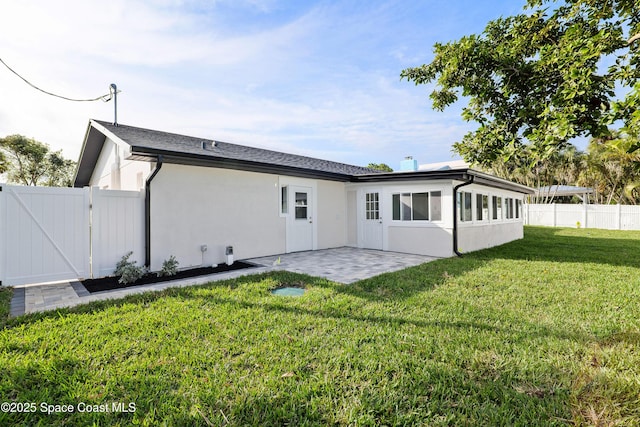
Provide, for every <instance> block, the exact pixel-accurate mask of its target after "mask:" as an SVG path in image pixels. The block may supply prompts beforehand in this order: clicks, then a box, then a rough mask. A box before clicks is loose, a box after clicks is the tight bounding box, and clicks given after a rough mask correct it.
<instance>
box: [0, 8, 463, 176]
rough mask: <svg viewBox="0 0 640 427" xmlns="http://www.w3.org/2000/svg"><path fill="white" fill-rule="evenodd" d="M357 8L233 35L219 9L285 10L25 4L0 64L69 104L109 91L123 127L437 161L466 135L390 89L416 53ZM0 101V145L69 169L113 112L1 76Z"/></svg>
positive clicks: (7, 29)
mask: <svg viewBox="0 0 640 427" xmlns="http://www.w3.org/2000/svg"><path fill="white" fill-rule="evenodd" d="M298 6H299V5H298ZM365 6H366V5H362V4H360V5H358V6H357V7H356V6H352V5H351V4H349V6H345V5H344V4H341V3H335V4H333V3H331V4H328V5H327V4H320V5H318V6H315V7H309V8H308V9H306V10H304V9H301V10H298V11H296V13H290V14H288V15H286V16H285V17H283V18H279V19H275V18H273V19H270V20H267V21H268V22H266V23H261V22H262V21H259V20H258V21H256V22H252V23H251V25H249V24H247V23H246V22H244V21H243V22H242V24H243V26H244V27H246V28H247V29H246V30H242V31H240V30H233V31H232V30H229V28H232V27H234V22H225V21H224V19H223V18H224V17H225V16H223V15H220V14H218V11H219V10H220V11H221V10H222V9H223V8H235V9H238V8H240V10H247V11H250V12H251V13H253V14H254V15H255V14H257V15H259V16H265V17H268V16H271V15H270V14H271V13H272V12H273V11H277V10H280V9H282V8H283V7H285V6H283V3H282V4H281V3H278V2H275V1H271V0H245V1H243V2H240V4H238V3H236V2H231V0H228V1H226V0H225V1H215V2H206V1H202V2H200V1H181V0H153V1H141V0H111V1H109V2H103V1H93V0H91V1H89V0H87V1H72V2H64V7H61V6H60V3H58V2H48V1H35V0H23V1H19V2H18V1H16V2H11V6H10V7H8V8H6V13H5V17H6V19H5V21H6V22H5V23H4V25H3V26H0V39H2V40H3V41H6V43H5V46H6V49H5V50H3V51H2V52H0V57H1V58H2V59H4V60H5V61H6V62H7V63H9V64H10V65H11V66H12V67H14V68H15V69H16V70H17V71H19V72H20V73H21V74H23V75H24V76H25V77H27V78H29V80H31V81H32V82H34V83H36V84H37V85H39V86H41V87H43V88H45V89H47V90H50V91H54V92H56V93H61V94H64V95H66V96H71V97H83V98H84V97H94V96H98V95H102V94H104V93H107V91H108V85H109V83H112V82H115V83H117V84H118V87H119V88H120V89H121V90H122V91H123V92H122V93H121V94H120V97H119V112H118V115H119V121H120V122H121V123H126V124H131V125H135V126H142V127H150V128H155V129H161V130H167V131H171V132H181V133H186V134H191V135H196V136H203V137H211V138H215V139H220V140H226V141H229V142H236V143H242V144H248V145H257V146H263V147H268V148H271V149H276V150H282V151H288V152H294V153H299V154H305V155H312V156H318V157H322V158H330V159H334V160H340V161H349V162H354V163H358V164H363V163H368V162H369V161H376V162H387V163H389V164H391V165H392V166H394V165H393V162H397V161H399V160H400V159H401V158H402V157H403V156H404V155H409V154H413V155H414V156H415V157H416V158H418V159H419V160H420V161H421V162H426V161H427V160H429V161H431V160H434V161H435V160H440V159H446V158H448V157H449V147H450V144H451V142H453V141H455V140H456V139H459V138H460V137H461V136H462V134H463V133H464V132H465V131H466V129H467V126H466V125H464V124H462V125H461V124H460V121H459V119H457V117H455V114H454V115H451V114H442V113H438V114H433V113H431V112H430V110H429V103H428V100H427V97H426V92H425V91H424V88H420V89H416V88H415V87H414V86H413V85H412V84H410V83H407V82H400V81H399V73H400V70H401V69H402V67H403V66H405V65H406V64H404V63H403V61H404V62H405V63H406V61H409V60H412V59H413V58H412V57H411V52H412V50H413V49H415V46H412V45H411V43H410V42H407V41H405V40H401V42H400V41H397V42H394V43H392V44H388V43H387V39H388V38H389V39H393V38H394V34H392V33H391V32H393V31H399V30H401V29H402V28H394V27H391V25H392V24H394V23H393V22H391V21H393V16H389V15H388V14H392V13H394V12H393V11H392V10H391V9H389V8H385V7H377V8H372V9H371V10H369V9H368V7H365ZM242 8H244V9H242ZM235 9H234V10H235ZM3 12H5V11H3ZM356 12H357V13H356ZM233 16H234V17H235V19H240V18H238V16H242V13H239V12H238V11H237V10H236V14H235V15H233ZM243 19H244V18H243ZM385 26H386V27H385ZM16 34H19V36H15V35H16ZM400 39H402V37H400ZM422 43H423V44H424V45H428V44H429V43H428V42H422ZM416 65H417V63H416ZM0 96H2V98H3V100H8V102H7V101H5V102H2V103H0V136H4V135H6V134H10V133H22V134H25V135H28V136H33V137H35V138H37V139H39V140H41V141H44V142H48V143H49V144H50V145H51V146H52V147H53V148H54V149H59V148H63V149H64V153H65V155H67V156H68V157H71V158H77V156H78V154H79V151H80V144H81V142H82V138H83V137H84V132H85V130H86V125H87V121H88V119H89V118H99V119H106V120H111V119H112V117H113V104H112V103H109V104H104V103H102V102H97V103H70V102H65V101H61V100H57V99H55V98H50V97H47V96H45V95H43V94H40V93H38V92H36V91H34V90H33V89H31V88H29V87H28V86H26V85H25V84H24V83H23V82H21V81H19V80H18V79H17V78H16V77H15V76H13V75H11V74H9V73H8V72H7V71H6V70H3V69H0ZM407 151H409V152H407ZM427 157H429V158H427Z"/></svg>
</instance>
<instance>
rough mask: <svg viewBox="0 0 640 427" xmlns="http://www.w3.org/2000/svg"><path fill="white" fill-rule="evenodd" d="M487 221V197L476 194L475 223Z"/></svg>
mask: <svg viewBox="0 0 640 427" xmlns="http://www.w3.org/2000/svg"><path fill="white" fill-rule="evenodd" d="M488 219H489V196H487V195H486V194H476V221H487V220H488Z"/></svg>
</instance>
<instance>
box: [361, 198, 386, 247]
mask: <svg viewBox="0 0 640 427" xmlns="http://www.w3.org/2000/svg"><path fill="white" fill-rule="evenodd" d="M360 223H361V224H362V226H361V230H362V234H361V237H362V240H361V244H360V246H361V247H363V248H367V249H379V250H382V192H381V191H379V190H364V192H363V195H362V203H361V207H360Z"/></svg>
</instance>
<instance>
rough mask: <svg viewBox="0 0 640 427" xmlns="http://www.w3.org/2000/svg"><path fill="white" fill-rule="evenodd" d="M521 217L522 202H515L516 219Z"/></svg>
mask: <svg viewBox="0 0 640 427" xmlns="http://www.w3.org/2000/svg"><path fill="white" fill-rule="evenodd" d="M521 215H522V200H520V199H518V200H516V218H520V216H521Z"/></svg>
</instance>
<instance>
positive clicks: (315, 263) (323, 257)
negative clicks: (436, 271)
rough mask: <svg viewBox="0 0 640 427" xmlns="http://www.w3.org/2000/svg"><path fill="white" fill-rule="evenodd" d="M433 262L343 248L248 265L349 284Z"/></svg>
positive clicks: (405, 256)
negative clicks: (269, 267)
mask: <svg viewBox="0 0 640 427" xmlns="http://www.w3.org/2000/svg"><path fill="white" fill-rule="evenodd" d="M434 259H435V258H433V257H428V256H424V255H412V254H402V253H398V252H384V251H376V250H370V249H357V248H350V247H344V248H336V249H324V250H319V251H309V252H295V253H291V254H286V255H276V256H268V257H263V258H254V259H252V260H251V262H254V263H256V264H262V265H271V266H273V268H274V269H277V270H287V271H294V272H296V273H303V274H308V275H310V276H317V277H325V278H327V279H329V280H332V281H334V282H338V283H344V284H349V283H353V282H357V281H358V280H363V279H368V278H369V277H373V276H377V275H379V274H382V273H388V272H392V271H397V270H402V269H403V268H407V267H412V266H414V265H418V264H422V263H425V262H429V261H433V260H434ZM278 260H280V263H278V262H277V261H278Z"/></svg>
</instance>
